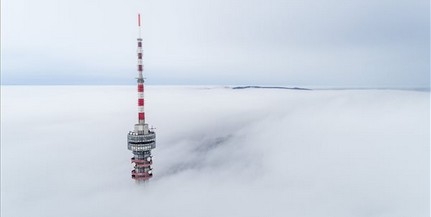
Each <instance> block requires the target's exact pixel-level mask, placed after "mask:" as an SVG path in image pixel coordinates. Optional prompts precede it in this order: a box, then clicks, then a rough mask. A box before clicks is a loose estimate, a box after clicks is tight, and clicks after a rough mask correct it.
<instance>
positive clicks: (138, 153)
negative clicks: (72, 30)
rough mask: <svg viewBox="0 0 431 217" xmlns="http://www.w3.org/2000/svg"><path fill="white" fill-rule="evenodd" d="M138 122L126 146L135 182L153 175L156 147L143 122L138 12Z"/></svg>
mask: <svg viewBox="0 0 431 217" xmlns="http://www.w3.org/2000/svg"><path fill="white" fill-rule="evenodd" d="M138 28H139V38H138V50H137V54H138V78H137V81H138V123H137V124H135V129H134V131H130V132H129V134H128V135H127V148H128V149H129V150H131V151H133V155H134V156H133V157H132V159H131V162H132V163H134V164H135V166H134V170H132V178H133V179H135V180H136V182H138V183H139V182H144V181H147V180H148V179H150V178H151V177H152V176H153V173H152V168H151V165H152V163H153V160H152V155H151V149H154V148H155V147H156V134H155V132H154V131H152V130H150V129H149V128H148V124H146V123H145V112H144V77H143V71H144V66H143V62H142V57H143V52H142V38H141V16H140V14H138Z"/></svg>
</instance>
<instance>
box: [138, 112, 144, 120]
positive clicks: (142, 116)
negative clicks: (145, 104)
mask: <svg viewBox="0 0 431 217" xmlns="http://www.w3.org/2000/svg"><path fill="white" fill-rule="evenodd" d="M138 118H139V120H145V112H139V113H138Z"/></svg>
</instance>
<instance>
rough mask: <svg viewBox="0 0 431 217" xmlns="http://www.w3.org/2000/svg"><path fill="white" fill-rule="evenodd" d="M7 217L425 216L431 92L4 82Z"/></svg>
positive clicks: (4, 203) (4, 198)
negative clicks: (135, 171)
mask: <svg viewBox="0 0 431 217" xmlns="http://www.w3.org/2000/svg"><path fill="white" fill-rule="evenodd" d="M1 91H2V103H1V106H2V107H1V109H2V110H1V112H2V113H1V116H2V119H1V124H2V129H1V130H2V138H1V143H2V150H1V155H2V156H1V159H2V168H1V172H2V174H1V175H2V176H1V179H2V192H1V194H2V200H1V203H2V210H1V214H2V216H5V217H8V216H30V215H31V216H35V217H38V216H43V217H50V216H142V215H146V216H173V215H176V216H191V217H193V216H301V217H308V216H328V217H329V216H330V217H337V216H340V217H341V216H364V217H369V216H382V217H383V216H391V217H393V216H418V217H421V216H424V217H425V216H429V169H430V168H429V153H430V150H429V143H430V137H429V132H430V125H429V120H430V116H429V92H416V91H396V90H320V91H293V90H274V89H272V90H269V89H246V90H232V89H229V88H221V87H176V86H172V87H169V86H152V87H149V88H147V93H146V102H147V105H148V106H147V107H146V111H147V115H148V122H149V123H150V124H153V125H154V126H155V127H156V128H157V129H156V131H157V148H156V149H155V150H154V152H153V155H154V162H155V164H154V173H155V177H154V178H153V179H152V180H151V181H150V182H149V183H147V184H145V185H136V184H135V183H134V182H133V181H132V180H131V179H130V178H129V177H130V170H131V167H132V166H131V165H130V160H129V159H130V157H131V153H130V152H129V151H128V150H127V148H126V134H127V131H128V130H131V129H132V127H133V124H134V123H135V121H136V120H135V113H136V109H135V107H134V105H135V101H136V100H135V95H134V94H133V93H134V87H132V86H112V87H106V86H105V87H102V86H100V87H94V86H50V87H42V86H39V87H32V86H26V87H24V86H21V87H12V86H6V87H5V86H2V89H1Z"/></svg>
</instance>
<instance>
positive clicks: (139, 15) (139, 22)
mask: <svg viewBox="0 0 431 217" xmlns="http://www.w3.org/2000/svg"><path fill="white" fill-rule="evenodd" d="M138 29H139V38H140V37H141V14H140V13H138Z"/></svg>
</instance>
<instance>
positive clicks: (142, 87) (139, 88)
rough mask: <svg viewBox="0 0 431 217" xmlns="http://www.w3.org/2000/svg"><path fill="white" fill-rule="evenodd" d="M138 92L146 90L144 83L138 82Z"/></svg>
mask: <svg viewBox="0 0 431 217" xmlns="http://www.w3.org/2000/svg"><path fill="white" fill-rule="evenodd" d="M138 92H144V84H138Z"/></svg>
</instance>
